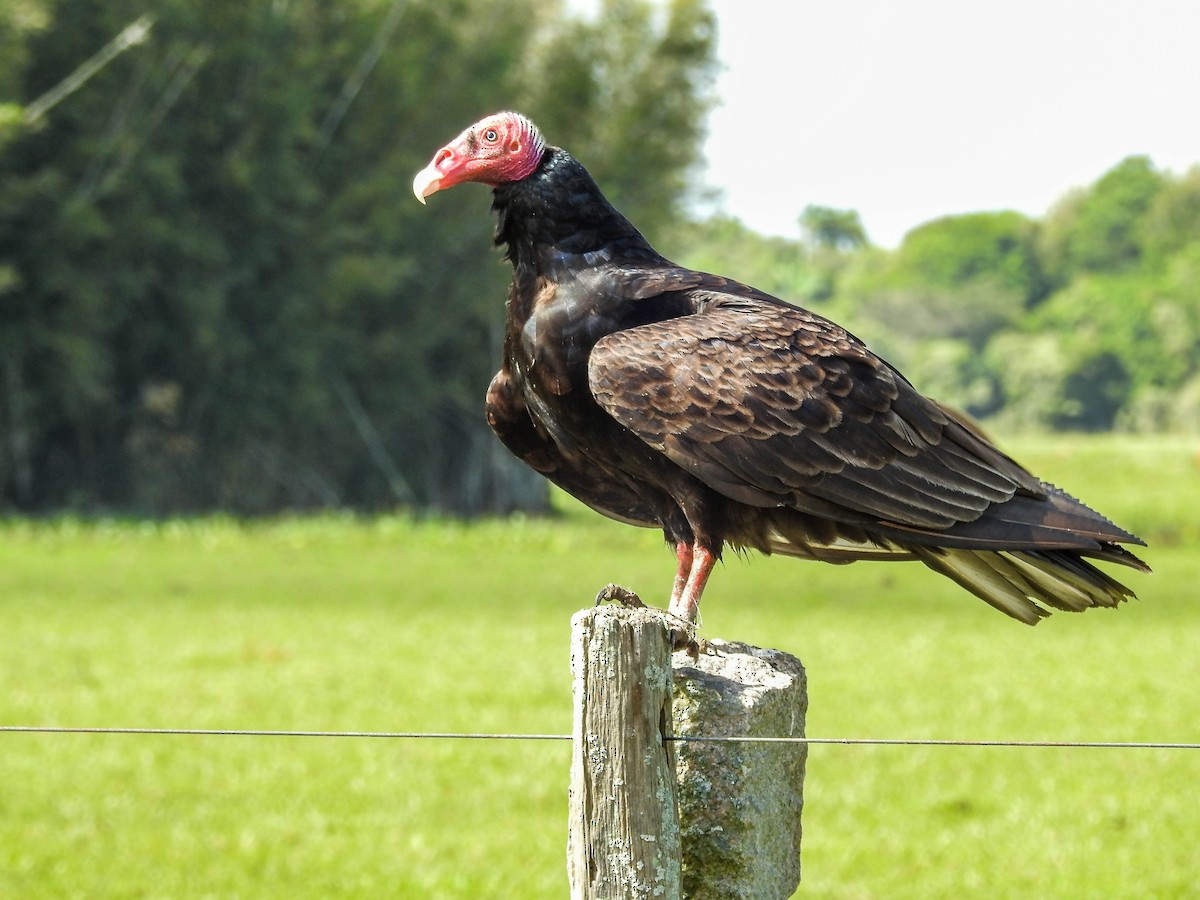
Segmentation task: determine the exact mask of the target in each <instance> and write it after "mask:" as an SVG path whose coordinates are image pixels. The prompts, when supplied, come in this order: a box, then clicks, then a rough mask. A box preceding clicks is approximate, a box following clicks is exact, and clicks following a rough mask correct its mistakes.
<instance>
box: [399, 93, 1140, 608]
mask: <svg viewBox="0 0 1200 900" xmlns="http://www.w3.org/2000/svg"><path fill="white" fill-rule="evenodd" d="M466 181H474V182H480V183H482V184H485V185H489V186H490V187H491V188H492V189H493V192H492V196H493V200H492V209H493V210H494V211H495V212H496V214H497V216H498V219H499V221H498V225H497V228H496V237H495V240H496V243H497V244H498V245H503V246H505V247H506V252H505V257H506V258H507V259H508V260H509V261H510V262H511V263H512V266H513V280H512V285H511V287H510V289H509V293H508V304H507V322H506V327H505V336H504V359H503V361H502V363H501V367H500V371H499V372H498V373H497V374H496V377H495V378H494V379H493V380H492V383H491V386H490V387H489V388H488V392H487V418H488V422H489V423H490V424H491V426H492V429H493V431H495V433H496V435H497V436H498V437H499V438H500V440H501V441H502V442H503V443H504V444H505V446H506V447H508V449H509V450H511V451H512V452H513V453H514V454H515V455H516V456H518V457H519V458H520V459H522V460H523V461H524V462H526V463H527V464H528V465H530V466H532V467H533V468H534V469H536V470H537V471H538V472H540V473H542V474H543V475H544V476H546V477H547V478H549V479H550V480H551V481H553V482H554V483H555V484H557V485H559V486H560V487H561V488H563V489H564V490H566V491H567V492H568V493H571V494H573V495H574V496H575V497H577V498H579V499H580V500H582V501H583V502H584V503H586V504H587V505H588V506H590V507H592V508H593V509H595V510H598V511H599V512H601V513H603V514H605V515H606V516H610V517H611V518H613V519H617V520H619V521H621V522H627V523H630V524H633V525H640V526H645V527H652V528H661V529H662V531H663V533H664V535H665V536H666V539H667V541H668V543H669V544H670V545H672V546H673V547H674V548H675V551H676V556H677V559H678V570H677V573H676V575H675V582H674V587H673V589H672V591H671V597H670V603H669V610H670V611H671V612H673V613H675V614H677V615H679V616H682V617H684V618H686V619H687V620H689V621H695V619H696V614H697V611H698V607H699V603H700V595H701V593H702V592H703V591H704V585H705V583H706V582H707V580H708V577H709V573H710V572H711V571H712V568H713V565H714V564H715V563H716V561H717V560H719V559H720V558H721V551H722V549H723V548H724V547H726V546H732V547H734V548H737V549H745V548H754V549H756V550H760V551H763V552H766V553H782V554H786V555H789V556H796V557H801V558H804V559H814V560H824V561H826V562H834V563H839V562H851V561H854V560H866V559H874V560H919V561H920V562H922V563H924V564H925V565H926V566H928V567H929V568H931V569H933V570H934V571H936V572H940V573H941V574H943V575H945V576H947V577H949V578H951V579H953V580H954V581H956V582H957V583H958V584H960V585H961V586H962V587H964V588H966V589H967V590H968V591H970V592H971V593H973V594H975V595H976V596H978V597H980V598H982V599H983V600H985V601H986V602H988V603H990V604H991V605H992V606H994V607H996V608H997V609H999V610H1000V611H1001V612H1004V613H1007V614H1008V615H1010V616H1012V617H1013V618H1016V619H1019V620H1020V621H1022V622H1026V623H1028V624H1030V625H1033V624H1035V623H1036V622H1037V621H1038V620H1039V619H1040V618H1042V617H1043V616H1046V615H1048V614H1049V613H1048V610H1047V609H1046V608H1045V607H1047V606H1049V607H1054V608H1055V609H1062V610H1073V611H1078V610H1083V609H1087V608H1088V607H1091V606H1116V605H1117V604H1118V603H1120V602H1121V601H1122V600H1124V599H1126V598H1127V597H1132V596H1133V592H1132V591H1131V590H1130V589H1129V588H1127V587H1125V586H1124V585H1122V584H1120V583H1118V582H1117V581H1115V580H1114V579H1113V578H1111V577H1109V576H1108V575H1107V574H1105V573H1104V572H1101V571H1100V570H1099V569H1097V568H1096V567H1095V566H1093V565H1092V564H1091V563H1090V562H1089V561H1088V560H1089V559H1098V560H1104V561H1107V562H1114V563H1120V564H1122V565H1127V566H1130V567H1132V568H1135V569H1140V570H1142V571H1149V568H1148V567H1147V566H1146V564H1145V563H1143V562H1142V561H1141V560H1139V559H1138V558H1137V557H1136V556H1134V555H1133V554H1132V553H1131V552H1129V551H1128V550H1126V549H1125V548H1123V547H1122V546H1121V544H1143V542H1142V541H1141V540H1140V539H1138V538H1137V537H1135V536H1134V535H1132V534H1130V533H1129V532H1127V531H1124V530H1122V529H1120V528H1118V527H1117V526H1116V525H1114V524H1113V523H1112V522H1110V521H1109V520H1108V519H1106V518H1105V517H1103V516H1101V515H1100V514H1099V513H1096V512H1094V511H1093V510H1091V509H1089V508H1088V507H1087V506H1084V505H1083V504H1082V503H1080V502H1079V501H1078V500H1075V499H1074V498H1073V497H1071V496H1069V495H1068V494H1066V493H1065V492H1063V491H1061V490H1059V489H1058V488H1056V487H1053V486H1052V485H1049V484H1047V483H1045V482H1043V481H1041V480H1039V479H1038V478H1036V477H1034V476H1033V475H1031V474H1030V473H1029V472H1027V471H1026V470H1025V469H1023V468H1022V467H1021V466H1020V465H1018V464H1017V463H1016V462H1014V461H1013V460H1012V459H1010V458H1009V457H1008V456H1006V455H1005V454H1004V453H1003V452H1001V451H1000V450H998V449H997V448H996V447H995V446H993V445H992V444H991V443H990V442H989V441H988V439H987V438H986V437H985V436H984V435H983V434H981V433H980V432H979V431H978V430H977V429H976V428H975V427H973V426H972V424H971V423H970V422H968V421H966V420H964V419H963V418H961V417H960V416H958V415H957V414H956V413H954V412H953V411H952V410H950V409H947V408H946V407H945V406H942V405H940V404H938V403H937V402H935V401H933V400H930V399H928V398H927V397H924V396H922V395H921V394H920V393H918V392H917V390H916V389H915V388H914V387H913V386H912V385H911V384H909V382H908V381H907V380H906V379H905V378H904V376H902V375H901V374H900V373H899V372H897V371H896V370H895V369H894V368H892V367H891V366H890V365H888V363H886V362H885V361H884V360H882V359H880V358H879V357H878V356H876V355H875V354H873V353H872V352H871V351H870V350H868V349H867V348H866V346H864V344H863V343H862V341H860V340H859V339H858V338H856V337H855V336H854V335H852V334H850V333H849V332H848V331H846V330H845V329H843V328H841V327H840V326H838V325H836V324H834V323H833V322H830V321H828V320H827V319H824V318H822V317H821V316H819V315H817V314H815V313H812V312H809V311H808V310H805V309H801V308H799V307H796V306H793V305H791V304H788V303H785V302H784V301H782V300H779V299H777V298H775V297H772V296H770V295H768V294H765V293H763V292H762V291H758V290H755V289H754V288H752V287H748V286H747V285H744V284H740V283H738V282H736V281H733V280H731V279H728V278H722V277H721V276H719V275H710V274H706V273H703V272H695V271H692V270H691V269H685V268H683V267H681V266H677V265H675V264H674V263H671V262H670V261H668V260H667V259H665V258H663V257H662V256H660V255H659V254H658V253H657V252H656V251H655V250H654V248H652V247H651V246H650V244H649V243H648V242H647V241H646V239H645V238H644V237H642V235H641V234H640V233H639V232H638V230H637V229H636V228H634V226H633V225H632V224H630V222H629V220H627V219H626V218H625V217H624V216H623V215H621V213H619V212H617V210H616V209H614V208H613V206H612V205H611V204H610V203H609V202H608V201H607V200H606V199H605V197H604V195H603V194H602V193H601V192H600V188H599V187H597V185H596V183H595V181H593V180H592V178H591V176H590V175H589V174H588V173H587V170H585V169H584V167H583V166H582V165H581V164H580V163H579V162H578V161H577V160H576V159H575V158H574V157H572V156H571V155H570V154H569V153H567V152H566V151H565V150H562V149H560V148H558V147H552V146H547V145H546V143H545V141H544V140H543V138H542V135H541V133H540V132H539V131H538V129H537V127H536V126H535V125H534V124H533V123H532V122H531V121H530V120H529V119H527V118H526V117H525V116H522V115H520V114H518V113H514V112H501V113H497V114H495V115H492V116H488V117H487V118H485V119H483V120H481V121H480V122H478V123H476V124H474V125H472V126H471V127H470V128H468V129H467V130H466V131H464V132H463V133H462V134H460V135H459V136H458V137H457V138H455V139H454V140H453V141H451V142H450V143H449V144H447V145H446V146H445V147H443V148H442V149H441V150H439V151H438V152H437V153H436V154H435V155H434V157H433V160H432V161H431V162H430V163H429V165H428V166H426V167H425V168H424V169H422V170H421V172H420V173H418V175H417V176H416V178H415V179H414V181H413V192H414V193H415V194H416V196H417V199H419V200H420V201H421V202H422V203H424V202H425V198H426V197H428V196H429V195H431V194H433V193H434V192H436V191H439V190H442V189H443V188H448V187H451V186H452V185H456V184H459V183H461V182H466Z"/></svg>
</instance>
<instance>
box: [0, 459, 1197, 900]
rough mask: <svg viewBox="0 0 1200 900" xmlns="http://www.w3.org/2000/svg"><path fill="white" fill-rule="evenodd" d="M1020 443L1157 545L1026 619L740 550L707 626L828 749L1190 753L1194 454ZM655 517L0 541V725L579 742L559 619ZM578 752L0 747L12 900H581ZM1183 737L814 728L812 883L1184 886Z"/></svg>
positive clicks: (639, 576)
mask: <svg viewBox="0 0 1200 900" xmlns="http://www.w3.org/2000/svg"><path fill="white" fill-rule="evenodd" d="M1012 449H1014V450H1015V455H1017V457H1018V458H1019V459H1021V460H1022V461H1024V462H1026V463H1027V464H1028V465H1030V466H1031V467H1032V468H1033V469H1034V470H1035V471H1037V472H1039V474H1042V475H1043V476H1044V477H1046V478H1047V479H1049V480H1052V481H1055V482H1056V483H1059V484H1061V485H1062V486H1063V487H1065V488H1067V489H1068V490H1070V491H1072V492H1073V493H1077V494H1079V495H1080V496H1082V497H1084V498H1085V499H1087V500H1089V501H1090V502H1092V503H1094V504H1095V505H1096V506H1098V507H1099V508H1101V509H1102V510H1103V511H1104V512H1105V513H1107V514H1109V515H1111V516H1112V517H1113V518H1114V519H1116V520H1117V521H1118V522H1119V523H1121V524H1123V525H1126V526H1127V527H1130V528H1132V529H1134V530H1135V531H1139V532H1141V533H1142V534H1143V536H1144V537H1146V538H1147V539H1148V540H1149V541H1150V542H1151V544H1152V546H1151V548H1150V549H1149V550H1148V551H1147V552H1146V554H1145V556H1146V558H1147V560H1148V561H1149V562H1150V563H1151V565H1153V566H1154V568H1155V570H1156V571H1155V574H1154V575H1153V576H1150V577H1141V576H1138V575H1137V573H1133V572H1130V573H1129V576H1130V578H1131V579H1133V584H1134V585H1135V587H1136V588H1137V589H1138V591H1139V594H1140V595H1141V597H1142V599H1141V600H1140V601H1137V602H1135V603H1132V604H1129V605H1127V606H1126V607H1124V608H1123V609H1121V610H1119V611H1115V612H1111V611H1107V610H1098V611H1093V612H1091V613H1088V614H1086V615H1083V616H1073V615H1069V614H1065V613H1058V614H1055V615H1054V616H1053V617H1052V618H1050V619H1049V620H1047V621H1045V622H1043V623H1042V624H1041V625H1039V626H1038V627H1037V628H1036V629H1031V628H1028V627H1026V626H1023V625H1020V624H1018V623H1015V622H1013V621H1011V620H1008V619H1006V618H1005V617H1003V616H1001V615H999V614H998V613H996V612H995V611H993V610H991V609H989V608H988V607H987V606H985V605H984V604H983V603H981V602H980V601H978V600H976V599H974V598H973V597H971V596H969V595H967V594H966V593H964V592H962V591H961V590H959V589H958V588H956V587H955V586H954V585H952V584H950V583H949V582H947V581H945V580H944V579H939V578H938V577H937V576H935V575H933V574H932V573H930V572H927V571H926V570H924V569H923V568H922V567H920V566H905V565H897V566H885V565H874V566H871V565H867V564H861V565H856V566H851V567H841V568H839V567H832V566H821V565H817V564H805V563H800V562H796V561H793V560H782V559H765V558H761V557H754V558H750V559H738V558H736V557H731V558H730V559H729V560H728V561H727V562H726V564H725V566H724V567H723V571H720V572H718V573H717V574H716V575H715V576H714V579H713V582H712V584H711V586H710V588H709V591H708V592H707V593H706V595H705V609H704V616H705V621H704V633H705V634H707V635H709V636H713V637H724V638H728V639H737V640H747V641H750V642H753V643H757V644H760V645H763V646H772V647H778V648H780V649H783V650H787V651H789V652H791V653H794V654H796V655H797V656H799V657H800V658H801V659H803V660H804V662H805V664H806V666H807V667H808V673H809V680H810V699H811V709H810V714H809V723H808V732H809V734H810V735H812V736H815V737H842V736H862V737H933V738H1009V739H1043V738H1045V739H1063V740H1073V739H1078V740H1131V741H1179V742H1183V741H1197V740H1200V724H1198V723H1200V603H1197V602H1196V600H1195V599H1194V598H1195V596H1196V587H1195V586H1196V585H1197V584H1198V583H1200V512H1197V510H1198V509H1200V457H1198V456H1197V453H1198V451H1200V440H1185V439H1170V438H1162V439H1154V440H1145V439H1142V440H1135V439H1132V438H1105V439H1090V440H1082V439H1078V438H1044V439H1037V440H1027V441H1025V442H1023V443H1019V444H1015V445H1014V446H1013V448H1012ZM672 571H673V559H672V557H671V555H670V554H669V553H668V552H667V551H666V550H665V549H664V548H663V546H662V544H661V540H660V538H659V537H657V536H655V535H653V534H651V533H649V532H641V531H637V530H635V529H629V528H625V527H622V526H619V525H616V524H611V523H606V522H603V521H600V520H598V519H596V518H594V517H592V516H591V515H590V514H587V513H585V512H582V511H579V510H577V509H574V508H569V509H568V510H567V512H566V514H565V515H564V516H563V517H562V518H561V519H559V520H556V521H552V522H543V521H525V520H516V521H511V522H485V523H479V524H474V525H463V524H457V523H447V522H413V521H409V520H407V519H402V518H386V519H377V520H370V521H360V520H355V519H351V518H345V519H343V518H337V517H324V518H319V519H300V520H279V521H271V522H264V523H252V524H239V523H235V522H230V521H225V520H220V519H213V520H204V521H200V522H167V523H161V524H140V523H104V522H100V523H89V524H81V523H78V522H74V521H71V520H63V521H54V522H48V523H36V524H32V523H23V522H10V523H7V524H3V525H0V724H23V725H86V726H91V725H106V726H145V727H190V728H230V729H245V728H254V729H272V730H274V729H280V730H286V729H301V730H355V731H452V732H458V731H469V732H477V731H484V732H491V731H503V732H551V733H564V732H566V731H567V730H568V727H569V716H570V697H569V680H568V672H567V649H568V648H567V644H568V636H569V620H570V616H571V614H572V613H573V612H574V611H575V610H576V609H578V608H579V607H581V606H583V605H585V604H586V603H587V602H588V601H589V598H590V597H591V596H592V595H593V594H594V593H595V591H596V589H597V588H598V587H599V586H600V585H602V584H604V583H605V582H607V581H614V580H615V581H619V582H621V583H623V584H627V585H629V586H631V587H633V588H635V589H637V590H639V591H640V592H641V593H642V595H643V597H645V598H647V599H648V600H649V599H654V598H656V597H659V595H662V594H665V592H666V590H667V588H668V585H669V580H670V576H671V574H672ZM568 754H569V748H568V746H567V744H566V743H565V742H527V741H519V742H517V741H511V742H509V741H506V742H501V741H464V740H457V741H407V740H405V741H401V740H381V739H338V738H262V737H254V738H251V737H184V736H133V735H130V736H107V735H106V736H97V735H38V734H14V733H5V734H0V897H83V896H86V897H105V898H107V897H114V898H115V897H156V898H157V897H187V898H191V897H285V896H286V897H314V898H315V897H321V898H326V897H364V896H400V897H512V898H536V897H546V898H551V897H553V898H557V897H562V896H565V893H566V879H565V863H564V853H565V814H566V784H567V765H568ZM1198 784H1200V752H1193V751H1182V750H1175V751H1170V750H1161V751H1158V750H1155V751H1142V750H1098V749H1090V750H1065V749H1036V750H1028V749H1006V748H996V749H983V748H949V747H936V748H935V747H925V748H915V747H860V746H854V747H844V746H817V747H814V748H813V749H812V751H811V753H810V758H809V772H808V782H807V785H806V801H807V805H806V809H805V822H804V825H805V837H804V841H805V848H804V854H805V855H804V878H805V881H804V886H803V887H802V888H801V890H800V892H799V896H811V897H836V898H858V897H863V898H869V897H913V898H916V897H923V898H924V897H962V896H980V897H1030V896H1047V897H1048V896H1054V897H1139V898H1140V897H1185V896H1192V895H1193V894H1192V892H1193V891H1194V889H1195V885H1196V884H1197V883H1200V855H1198V854H1197V852H1196V843H1197V836H1198V834H1200V806H1197V788H1196V785H1198Z"/></svg>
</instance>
